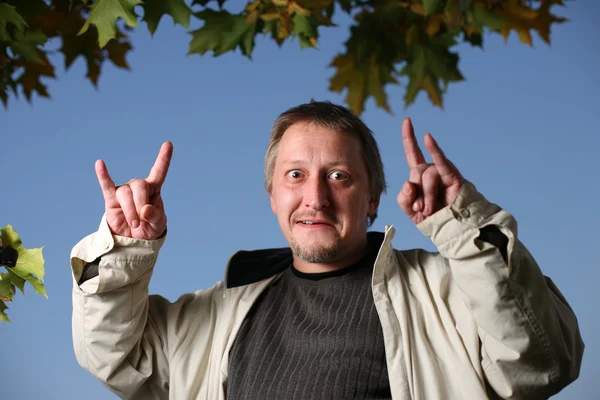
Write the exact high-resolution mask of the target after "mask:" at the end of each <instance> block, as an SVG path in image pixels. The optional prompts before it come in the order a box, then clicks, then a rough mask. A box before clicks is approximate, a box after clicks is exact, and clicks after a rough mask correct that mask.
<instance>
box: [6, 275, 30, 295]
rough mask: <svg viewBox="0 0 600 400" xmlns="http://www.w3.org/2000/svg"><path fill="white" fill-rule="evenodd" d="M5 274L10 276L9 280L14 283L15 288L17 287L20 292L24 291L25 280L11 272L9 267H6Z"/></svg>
mask: <svg viewBox="0 0 600 400" xmlns="http://www.w3.org/2000/svg"><path fill="white" fill-rule="evenodd" d="M7 274H8V277H9V278H10V281H11V282H12V284H13V285H15V287H16V288H17V289H19V290H20V291H21V293H25V282H26V280H25V279H23V278H21V277H20V276H19V275H17V274H15V273H14V272H12V271H11V270H10V269H7Z"/></svg>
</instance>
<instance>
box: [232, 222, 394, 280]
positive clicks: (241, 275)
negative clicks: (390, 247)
mask: <svg viewBox="0 0 600 400" xmlns="http://www.w3.org/2000/svg"><path fill="white" fill-rule="evenodd" d="M386 231H387V227H386ZM384 236H385V235H384V233H382V232H367V240H368V242H369V246H376V247H377V248H378V249H380V248H381V246H382V244H383V242H384ZM292 262H293V257H292V250H291V249H290V248H289V247H280V248H272V249H260V250H241V251H238V252H237V253H235V254H234V255H233V256H232V257H231V259H230V260H229V263H228V265H227V271H226V275H225V285H226V287H227V288H228V289H230V288H234V287H239V286H245V285H250V284H252V283H256V282H259V281H262V280H264V279H268V278H271V277H272V276H274V275H276V274H278V273H280V272H283V271H284V270H285V269H287V268H288V267H289V266H290V265H292Z"/></svg>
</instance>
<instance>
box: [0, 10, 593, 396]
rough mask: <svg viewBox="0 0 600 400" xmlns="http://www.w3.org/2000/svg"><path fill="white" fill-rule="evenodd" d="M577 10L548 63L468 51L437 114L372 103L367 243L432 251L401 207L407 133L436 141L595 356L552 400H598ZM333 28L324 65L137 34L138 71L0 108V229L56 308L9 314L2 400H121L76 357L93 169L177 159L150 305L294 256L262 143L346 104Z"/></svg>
mask: <svg viewBox="0 0 600 400" xmlns="http://www.w3.org/2000/svg"><path fill="white" fill-rule="evenodd" d="M586 3H587V5H586ZM236 4H237V3H236ZM567 4H568V7H567V8H565V9H557V12H558V13H559V14H560V15H563V16H566V17H568V18H569V19H570V22H569V23H567V24H563V25H561V26H558V27H555V28H554V30H553V34H552V39H553V43H552V46H551V47H548V46H547V45H546V44H544V43H543V42H542V41H541V40H540V39H539V37H537V36H535V37H534V48H533V49H531V48H528V47H526V46H524V45H522V44H521V43H520V42H519V41H518V38H517V36H516V35H515V34H513V35H511V37H510V39H509V42H508V44H505V43H504V41H503V39H502V38H500V37H499V36H498V35H493V36H491V35H490V36H487V37H486V38H485V40H486V46H485V50H480V49H472V48H470V47H468V46H459V47H458V49H459V51H460V55H461V61H460V68H461V70H462V71H463V73H464V75H465V76H466V78H467V80H466V81H465V82H463V83H459V84H454V85H452V86H450V88H449V90H448V94H447V95H446V97H445V109H444V110H440V109H438V108H434V107H433V106H432V105H431V104H430V103H429V101H428V100H427V98H426V97H425V96H424V95H423V94H421V95H420V96H419V97H418V99H417V102H416V104H414V105H413V106H412V107H410V108H408V109H406V110H405V109H404V106H403V101H402V97H403V94H404V92H403V89H402V88H401V87H393V88H390V89H389V90H388V94H389V100H390V105H391V106H392V108H393V110H394V114H393V115H390V114H388V113H386V112H384V111H382V110H379V109H377V108H376V107H375V105H374V103H373V102H369V103H368V104H367V108H366V112H365V114H364V115H363V117H364V120H365V121H366V123H367V124H368V125H369V126H370V127H371V128H372V129H373V130H374V132H375V134H376V137H377V140H378V141H379V144H380V147H381V150H382V156H383V161H384V165H385V171H386V175H387V180H388V184H389V189H388V194H387V195H385V196H384V197H383V198H382V201H381V207H380V211H379V218H378V220H377V221H376V223H375V225H374V226H373V230H382V229H383V227H384V226H385V225H386V224H387V225H394V226H395V227H396V229H397V233H396V237H395V239H394V245H395V247H396V248H412V247H424V248H426V249H429V250H434V247H433V246H432V244H431V243H430V242H429V241H428V240H427V238H426V237H424V236H423V235H422V234H421V233H420V232H419V231H418V230H417V229H416V227H415V226H414V225H413V224H412V223H411V222H410V221H409V220H408V219H407V218H406V216H405V215H404V214H403V213H402V212H401V210H400V208H399V207H398V205H397V203H396V200H395V199H396V194H397V192H398V190H399V189H400V187H401V185H402V183H403V182H404V180H405V179H407V177H408V167H407V165H406V162H405V158H404V155H403V149H402V142H401V138H400V124H401V120H402V118H403V117H405V116H410V117H411V118H412V119H413V123H414V125H415V129H416V132H417V135H418V136H419V138H420V142H421V143H422V137H423V135H424V134H425V133H426V132H431V133H432V134H433V135H434V137H436V138H437V140H438V142H439V144H440V145H441V146H442V148H443V149H444V150H445V152H446V154H447V155H448V157H449V158H450V159H451V160H452V161H453V162H454V163H455V164H456V165H457V167H458V168H459V169H460V170H461V171H462V173H463V175H464V176H466V177H467V179H469V180H471V181H472V182H474V183H475V184H476V186H477V187H478V189H479V190H480V191H481V192H482V193H484V195H485V196H486V197H487V198H488V199H490V200H491V201H493V202H495V203H497V204H499V205H501V206H502V207H504V208H505V209H507V210H509V211H510V212H511V213H513V215H515V217H516V219H517V221H518V223H519V234H520V239H521V240H522V241H523V242H524V243H525V245H526V246H527V247H528V248H529V250H530V251H531V252H532V253H533V255H534V256H535V257H536V259H537V261H538V263H539V264H540V266H541V268H542V270H543V271H544V273H545V274H546V275H549V276H550V277H551V278H552V279H553V280H554V282H555V283H556V284H557V285H558V287H559V288H560V290H561V291H562V292H563V294H564V295H565V296H566V298H567V300H568V301H569V302H570V304H571V306H572V307H573V309H574V310H575V312H576V314H577V316H578V318H579V323H580V327H581V330H582V334H583V338H584V341H585V343H586V352H585V355H584V362H583V367H582V372H581V376H580V378H579V380H578V381H576V382H575V383H574V384H572V385H571V386H569V387H568V388H567V389H565V390H564V391H563V392H562V393H561V394H559V395H558V396H556V398H557V399H592V398H597V397H596V396H594V394H595V393H596V392H597V389H596V388H597V382H596V381H597V378H598V375H597V374H598V373H597V371H598V367H597V366H598V364H600V342H599V340H598V339H597V337H598V336H599V335H600V323H599V322H598V307H599V306H600V295H599V292H600V291H599V290H598V284H599V283H600V268H599V266H598V261H597V260H598V256H597V255H596V253H595V251H596V246H597V245H598V239H600V235H599V234H598V229H599V226H600V213H599V212H598V204H597V203H598V199H600V189H599V187H600V185H598V182H599V180H598V172H600V168H599V167H598V161H597V160H598V156H597V155H598V148H599V147H600V139H599V136H598V135H599V133H600V131H599V129H598V127H599V126H600V112H599V110H600V104H599V97H600V96H599V95H598V91H599V90H600V79H599V78H598V73H597V71H598V63H599V62H600V53H599V51H598V46H597V43H596V40H595V38H598V28H597V25H596V23H595V22H596V21H595V20H594V16H597V15H600V14H599V13H598V12H599V11H600V4H599V3H598V2H582V1H580V2H573V1H570V2H567ZM338 22H339V23H340V26H339V27H337V28H329V29H327V30H323V31H322V39H321V41H320V44H319V50H310V49H309V50H302V51H300V50H299V46H298V43H297V42H293V43H289V44H288V45H286V46H284V47H283V48H281V49H280V48H278V47H277V46H276V45H275V44H273V43H272V42H269V41H266V40H258V42H257V46H256V50H255V53H254V57H253V61H249V60H247V59H245V58H242V57H241V56H240V55H239V53H238V54H227V55H224V56H222V57H219V58H212V57H199V56H186V55H185V54H186V52H187V43H188V40H189V37H188V35H187V34H186V33H185V32H184V30H183V29H181V28H180V27H175V28H174V27H173V24H172V22H171V20H167V19H163V20H162V22H161V25H160V27H159V30H158V32H157V33H156V35H155V37H154V38H150V36H149V34H148V33H147V30H146V29H145V25H144V24H142V28H143V29H141V30H140V31H137V32H134V33H133V43H134V46H135V49H134V51H133V52H132V53H131V54H130V56H129V58H128V59H129V63H130V65H131V67H132V72H127V71H123V70H117V69H116V68H114V67H112V66H109V65H106V66H105V67H104V70H103V73H102V76H101V78H100V84H99V88H98V89H95V88H93V87H92V86H91V84H90V83H89V82H87V81H85V80H84V76H85V66H84V63H83V61H82V60H78V62H77V63H75V65H74V67H73V68H72V69H71V70H70V71H69V72H68V73H64V72H63V71H59V72H58V75H59V79H58V80H57V81H56V82H50V84H49V88H50V92H51V94H52V99H51V100H46V99H39V98H36V99H34V101H33V103H32V104H28V103H27V102H26V101H25V100H24V99H23V98H21V99H19V100H17V101H14V100H13V101H11V102H10V105H9V109H8V110H4V109H0V143H1V145H0V146H1V147H0V149H1V151H0V154H1V162H0V165H2V168H3V174H2V187H3V188H4V191H3V193H2V197H1V198H0V199H1V200H0V226H5V225H7V224H12V225H13V227H14V229H15V230H16V231H17V232H18V233H19V234H20V235H21V236H22V238H23V240H24V244H25V246H26V247H39V246H44V256H45V259H46V271H47V275H46V279H45V283H46V287H47V291H48V295H49V298H48V299H47V300H46V299H44V298H43V297H41V296H39V295H36V294H34V293H33V290H32V288H31V287H27V288H26V295H25V296H22V295H18V296H16V299H15V301H14V302H13V303H12V304H11V305H10V309H9V310H8V313H9V316H10V318H11V320H12V324H5V325H3V326H2V327H0V340H1V342H2V344H3V349H2V362H0V382H1V385H2V396H1V397H2V398H6V399H33V398H45V399H48V400H54V399H72V398H80V397H81V396H82V395H83V394H85V397H86V399H87V400H96V399H112V398H114V396H113V395H111V394H110V393H109V392H108V391H107V390H106V389H104V387H103V386H101V385H100V384H99V383H98V382H96V381H95V379H94V378H92V377H91V376H90V375H88V373H87V372H85V371H84V370H83V369H81V368H80V367H79V366H78V365H77V363H76V361H75V356H74V354H73V347H72V343H71V276H70V268H69V253H70V250H71V248H72V247H73V246H74V245H75V244H76V243H77V242H78V241H79V240H80V239H81V238H82V237H84V236H85V235H87V234H90V233H92V232H94V231H95V230H96V228H97V226H98V223H99V221H100V218H101V216H102V213H103V200H102V195H101V192H100V189H99V187H98V184H97V180H96V177H95V174H94V161H95V160H96V159H98V158H102V159H104V160H105V162H106V164H107V166H108V169H109V171H110V173H111V174H112V176H113V179H114V180H115V182H116V183H117V184H119V183H123V182H126V181H128V180H129V179H131V178H133V177H145V176H146V175H147V173H148V171H149V169H150V167H151V166H152V163H153V161H154V159H155V157H156V154H157V152H158V149H159V147H160V144H161V143H162V142H163V141H165V140H170V141H172V142H173V144H174V147H175V151H174V156H173V161H172V164H171V169H170V171H169V176H168V178H167V182H166V184H165V187H164V190H163V193H164V199H165V203H166V208H167V213H168V218H169V235H168V238H167V242H166V244H165V246H164V247H163V250H162V252H161V255H160V257H159V260H158V266H157V268H156V272H155V274H154V277H153V280H152V283H151V287H150V289H151V291H152V292H154V293H160V294H162V295H164V296H166V297H167V298H169V299H171V300H175V299H176V298H177V297H178V296H179V295H180V294H182V293H184V292H189V291H193V290H197V289H199V288H206V287H208V286H210V285H212V284H213V283H214V282H215V281H217V280H219V279H222V277H223V274H224V268H225V263H226V261H227V259H228V258H229V256H230V255H231V254H232V253H233V252H234V251H236V250H238V249H254V248H261V247H275V246H284V245H285V244H286V243H285V241H284V238H283V236H282V235H281V232H280V230H279V226H278V224H277V221H276V219H275V217H274V216H273V215H272V214H271V211H270V208H269V203H268V197H267V195H266V194H265V192H264V190H263V186H262V182H263V181H262V179H263V176H262V162H263V157H264V151H265V149H266V144H267V140H268V135H269V129H270V126H271V123H272V121H273V120H274V119H275V118H276V116H277V115H278V114H279V113H280V112H281V111H283V110H285V109H286V108H288V107H290V106H294V105H297V104H299V103H303V102H306V101H308V100H310V99H311V98H315V99H319V100H331V101H334V102H341V101H342V100H343V97H342V96H339V95H337V94H333V93H330V92H328V91H327V87H328V78H329V77H330V76H331V75H332V73H333V71H332V70H331V69H327V68H326V66H327V65H328V63H329V62H330V60H331V58H332V56H333V55H334V54H335V53H336V52H338V51H341V50H342V43H343V41H344V40H345V39H346V37H347V34H348V31H347V23H348V21H347V19H344V18H341V17H340V18H339V19H338ZM594 49H595V50H594ZM59 62H61V63H62V60H60V59H59Z"/></svg>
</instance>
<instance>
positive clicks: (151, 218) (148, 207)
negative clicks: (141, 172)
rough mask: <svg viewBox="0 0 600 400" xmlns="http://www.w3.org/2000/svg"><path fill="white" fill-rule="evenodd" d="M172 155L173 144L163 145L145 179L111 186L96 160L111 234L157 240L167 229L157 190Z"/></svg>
mask: <svg viewBox="0 0 600 400" xmlns="http://www.w3.org/2000/svg"><path fill="white" fill-rule="evenodd" d="M172 156H173V145H172V144H171V143H170V142H165V143H163V145H162V146H161V148H160V152H159V153H158V157H157V158H156V161H155V162H154V166H153V167H152V169H151V170H150V174H149V175H148V177H147V178H146V179H132V180H130V181H129V182H128V183H126V184H124V185H121V186H119V187H115V184H114V182H113V180H112V179H111V177H110V175H109V174H108V170H107V169H106V165H105V164H104V162H103V161H102V160H98V161H96V175H97V176H98V182H99V183H100V187H101V188H102V195H103V196H104V207H105V214H106V221H107V223H108V226H109V227H110V230H111V231H112V233H113V234H115V235H119V236H126V237H130V238H134V239H145V240H153V239H157V238H159V237H160V236H161V235H162V234H163V233H164V231H165V229H166V228H167V216H166V215H165V209H164V205H163V201H162V198H161V196H160V190H161V188H162V185H163V183H164V182H165V179H166V178H167V172H168V170H169V165H170V163H171V157H172Z"/></svg>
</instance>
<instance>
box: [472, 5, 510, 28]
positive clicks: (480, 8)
mask: <svg viewBox="0 0 600 400" xmlns="http://www.w3.org/2000/svg"><path fill="white" fill-rule="evenodd" d="M472 17H473V24H474V26H475V29H476V30H477V32H481V31H482V27H483V26H487V27H488V28H489V29H491V30H493V31H498V30H500V29H502V28H504V27H505V26H506V24H507V23H508V21H507V20H506V18H504V17H503V16H501V15H498V14H497V13H495V12H494V11H493V10H491V9H488V6H487V4H484V3H476V4H474V5H473V14H472Z"/></svg>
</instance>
